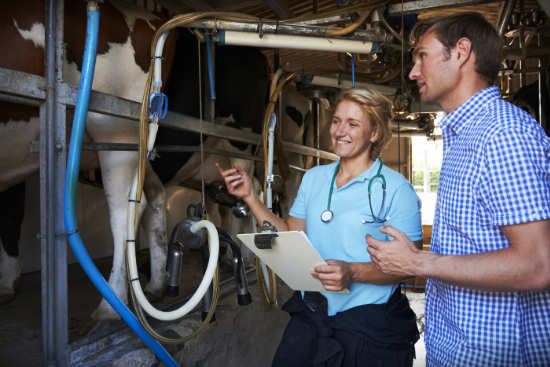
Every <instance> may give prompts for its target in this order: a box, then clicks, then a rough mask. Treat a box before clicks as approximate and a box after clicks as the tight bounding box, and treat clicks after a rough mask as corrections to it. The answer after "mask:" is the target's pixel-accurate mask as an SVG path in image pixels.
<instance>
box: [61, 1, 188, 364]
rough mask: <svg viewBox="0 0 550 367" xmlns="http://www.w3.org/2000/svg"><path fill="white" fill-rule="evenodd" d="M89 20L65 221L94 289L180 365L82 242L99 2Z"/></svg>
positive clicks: (149, 342) (69, 160)
mask: <svg viewBox="0 0 550 367" xmlns="http://www.w3.org/2000/svg"><path fill="white" fill-rule="evenodd" d="M87 13H88V20H87V29H86V44H85V49H84V56H83V60H82V73H81V75H80V85H79V89H78V97H77V103H76V107H75V113H74V120H73V128H72V133H71V140H70V143H69V154H68V158H67V172H66V177H65V196H64V219H65V231H66V233H67V239H68V241H69V244H70V245H71V248H72V250H73V253H74V255H75V257H76V258H77V259H78V262H79V263H80V265H81V266H82V268H83V269H84V272H85V273H86V275H87V276H88V278H90V280H91V281H92V283H93V284H94V286H95V287H96V288H97V289H98V290H99V292H100V293H101V295H102V296H103V297H104V298H105V299H106V300H107V302H109V304H110V305H111V306H112V307H113V309H114V310H115V311H116V312H117V313H118V314H119V315H120V317H121V318H122V319H123V320H124V321H125V322H126V323H127V324H128V326H130V327H131V328H132V329H133V330H134V332H135V333H136V334H137V335H138V336H139V337H140V338H141V339H142V340H143V342H144V343H145V344H146V345H147V346H148V347H149V348H150V349H151V351H152V352H153V353H154V354H155V355H156V356H157V357H158V358H159V359H160V361H161V362H162V363H164V364H165V365H166V366H177V365H178V364H177V363H176V361H175V360H174V359H173V358H172V357H171V356H170V354H168V352H167V351H166V350H165V349H164V348H163V346H162V345H161V344H160V343H159V342H158V341H156V340H155V339H153V338H152V337H151V335H149V334H148V333H147V332H146V331H145V330H144V328H143V327H142V326H141V325H140V323H139V322H138V320H137V319H136V317H135V316H134V314H133V313H132V312H131V311H130V310H129V309H128V307H126V305H125V304H124V302H122V301H121V300H120V299H119V298H118V297H117V295H116V294H115V292H114V291H113V289H112V288H111V287H110V286H109V284H108V283H107V282H106V281H105V279H104V278H103V276H102V275H101V273H100V272H99V270H98V269H97V267H96V266H95V264H94V262H93V261H92V259H91V258H90V255H89V254H88V252H87V251H86V248H85V247H84V244H83V243H82V239H81V237H80V234H79V232H78V226H77V221H76V215H75V197H76V188H77V182H78V171H79V166H80V151H81V148H82V138H83V135H84V129H85V125H86V114H87V111H88V101H89V99H90V90H91V88H92V81H93V74H94V67H95V56H96V50H97V34H98V30H99V9H98V6H97V4H96V2H93V1H90V2H88V11H87Z"/></svg>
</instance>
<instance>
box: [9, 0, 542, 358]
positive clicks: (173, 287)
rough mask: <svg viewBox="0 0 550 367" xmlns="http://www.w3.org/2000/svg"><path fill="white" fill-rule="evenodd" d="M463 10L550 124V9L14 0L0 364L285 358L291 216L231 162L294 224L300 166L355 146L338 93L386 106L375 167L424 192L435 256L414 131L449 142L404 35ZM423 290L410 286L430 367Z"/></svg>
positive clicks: (529, 5) (321, 1)
mask: <svg viewBox="0 0 550 367" xmlns="http://www.w3.org/2000/svg"><path fill="white" fill-rule="evenodd" d="M462 11H476V12H480V13H482V14H483V15H484V16H485V17H486V18H487V19H488V20H489V21H490V22H491V23H492V24H493V25H494V26H495V27H496V29H497V30H498V32H499V34H500V35H501V36H502V37H503V39H504V41H505V42H504V44H505V49H504V54H505V61H504V62H503V64H502V67H501V70H500V71H499V81H500V84H499V86H500V89H501V94H502V96H503V97H504V98H505V99H508V100H510V101H512V102H513V103H516V104H518V105H520V106H521V107H522V108H525V109H526V110H528V112H530V113H531V114H533V116H535V118H536V119H537V120H538V121H539V122H540V123H541V124H542V126H543V127H545V129H546V131H548V124H549V123H550V122H549V119H548V108H547V106H548V100H549V99H548V98H549V91H550V83H549V78H550V77H549V61H548V59H549V54H550V51H549V50H550V47H548V44H549V41H548V35H549V32H548V29H549V28H548V24H549V23H548V12H549V11H550V9H549V8H548V4H547V2H546V1H543V0H541V1H537V0H505V1H502V0H500V1H497V0H438V1H429V2H428V1H404V0H402V1H398V0H397V1H394V0H306V1H304V0H281V1H274V0H230V1H219V0H206V1H197V0H104V1H83V0H74V1H62V0H58V1H54V0H20V1H14V2H2V4H1V5H0V22H1V27H0V40H1V43H2V45H3V50H4V51H3V52H2V55H0V107H1V109H0V208H1V209H2V210H1V214H0V242H1V243H0V361H1V362H0V364H1V365H2V366H4V365H5V366H29V365H32V366H40V365H42V366H90V367H96V366H148V367H149V366H160V365H165V366H224V367H230V366H243V365H244V366H269V365H271V361H272V358H273V355H274V353H275V351H276V349H277V346H278V345H279V342H280V340H281V337H282V335H283V331H284V329H285V327H286V324H287V322H288V320H289V316H288V314H287V313H286V312H285V311H283V310H282V309H281V307H282V305H283V304H284V303H285V302H286V301H287V300H288V299H289V298H290V296H291V295H292V292H293V291H294V290H299V289H301V288H296V287H297V286H296V285H294V283H293V282H292V281H290V280H288V279H287V278H286V274H283V273H281V274H278V273H276V271H274V270H276V268H275V267H274V269H273V270H272V269H271V268H270V267H269V266H268V265H267V264H266V263H264V262H263V261H262V260H261V259H260V258H257V257H256V256H255V253H256V250H257V249H261V250H265V249H269V248H271V246H272V245H273V244H274V243H275V242H273V241H276V240H275V239H274V238H276V237H277V236H278V235H277V233H276V229H275V228H274V227H273V226H271V223H268V222H264V223H257V222H256V220H255V218H254V216H253V215H252V213H251V209H250V208H249V207H248V206H247V204H246V203H245V202H244V201H243V200H242V199H239V198H237V197H235V196H233V195H231V194H230V193H229V192H228V190H227V188H226V187H225V184H224V181H223V178H222V176H221V175H220V173H219V171H218V169H217V168H216V167H217V166H219V167H220V168H222V169H228V168H230V167H235V165H237V166H239V167H240V168H241V169H242V172H244V173H245V174H246V175H247V176H249V177H250V179H251V186H252V189H251V190H252V191H253V192H254V193H255V194H256V195H257V196H258V197H259V198H260V199H261V201H262V202H263V203H264V204H265V205H266V207H267V208H268V210H270V211H272V212H273V213H275V214H276V215H278V216H280V217H281V218H286V217H287V216H288V215H289V210H290V208H291V206H292V204H293V202H294V200H295V198H296V194H297V192H298V188H299V186H300V183H301V180H302V177H303V175H304V173H305V172H306V171H307V170H308V169H310V168H312V167H315V166H318V165H323V164H328V163H331V162H334V161H337V160H338V159H339V157H338V156H337V155H336V154H334V153H333V152H332V150H333V149H332V147H331V138H330V135H329V128H330V124H331V121H332V113H333V110H334V107H335V106H334V103H335V100H336V97H337V95H338V93H339V92H340V91H341V90H346V89H349V88H353V87H356V88H363V87H366V88H370V89H372V90H375V91H376V92H378V93H379V94H381V95H384V96H386V97H387V98H389V99H390V100H391V101H392V103H393V113H392V120H391V126H390V127H391V131H392V138H391V140H390V142H389V143H388V144H387V146H386V147H385V148H384V149H383V151H382V153H381V158H382V159H383V161H384V163H385V164H386V165H387V166H388V167H390V168H392V169H394V170H395V171H397V172H399V173H401V174H402V175H403V176H404V177H405V178H406V179H407V180H409V181H410V182H411V183H412V184H413V187H414V188H415V190H416V191H417V193H419V195H420V196H421V199H422V201H423V218H422V221H423V223H422V224H423V232H424V233H423V243H424V245H423V250H425V251H429V249H430V238H431V223H432V221H433V218H429V217H426V218H424V211H427V212H429V209H428V210H426V209H425V208H429V202H430V200H431V198H432V197H431V196H429V191H436V190H437V186H434V185H437V177H438V173H439V171H437V174H435V176H434V172H432V171H429V170H428V168H426V167H425V166H422V165H423V164H424V163H426V162H428V158H427V157H428V155H429V154H431V153H425V152H423V153H418V152H419V150H418V149H419V148H418V146H419V145H418V144H420V143H418V140H415V139H417V138H421V139H423V140H422V141H426V142H431V143H426V144H432V145H433V144H435V146H437V144H438V142H440V139H441V131H440V129H439V127H438V119H439V118H440V117H441V115H442V112H441V109H440V107H439V106H436V105H426V104H421V103H420V102H419V96H418V90H417V87H416V85H415V83H413V82H412V81H410V80H409V79H408V72H409V71H410V69H411V66H412V61H411V56H410V50H411V45H410V44H409V41H408V39H409V34H410V31H411V29H412V27H413V26H414V24H415V23H416V22H417V20H418V19H423V18H429V17H432V16H437V15H443V14H450V13H454V12H462ZM423 144H424V143H423ZM420 154H422V157H423V158H422V157H421V158H422V159H420V158H419V157H420ZM419 161H421V162H424V163H418V162H419ZM419 164H420V165H419ZM430 172H431V173H430ZM421 173H422V174H421ZM433 177H435V181H434V179H433ZM422 194H426V195H428V196H422ZM433 195H435V193H434V194H433ZM319 200H321V201H323V200H326V198H319ZM369 200H370V199H369ZM382 205H383V203H382ZM329 206H330V199H329ZM371 211H372V208H371ZM373 216H374V214H373ZM241 234H251V235H250V236H252V237H250V238H252V239H253V241H252V244H251V245H250V246H252V247H251V249H252V250H253V251H251V250H250V249H249V248H248V247H247V245H249V244H247V245H245V244H244V243H243V242H241V240H240V239H239V238H246V236H245V237H242V236H239V237H237V235H241ZM282 235H283V234H282V233H281V236H282ZM268 251H269V250H268ZM284 263H287V264H284V265H285V266H287V267H289V268H292V267H293V266H294V267H296V266H298V265H296V264H298V259H297V258H296V259H294V260H292V259H287V260H285V261H284ZM306 270H307V271H310V270H311V269H306ZM306 277H307V276H306ZM425 281H426V280H425V279H423V278H414V279H409V280H407V281H405V282H403V283H401V284H400V287H401V290H402V292H403V293H405V294H406V295H407V297H408V299H409V302H410V304H411V307H412V308H413V310H414V312H415V314H416V321H417V326H418V329H419V330H420V332H421V338H420V339H419V341H418V342H416V344H415V350H416V359H415V361H414V366H424V365H425V351H424V342H423V336H422V331H423V329H424V302H425V299H424V287H425ZM293 287H294V288H293Z"/></svg>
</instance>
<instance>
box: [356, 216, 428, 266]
mask: <svg viewBox="0 0 550 367" xmlns="http://www.w3.org/2000/svg"><path fill="white" fill-rule="evenodd" d="M379 229H380V232H382V233H385V234H387V235H390V236H392V237H393V238H394V239H393V241H380V240H377V239H376V238H374V237H372V236H370V235H367V236H366V241H367V244H368V247H367V252H368V253H369V254H370V257H371V259H372V261H373V262H374V263H375V264H376V265H377V266H378V267H379V268H380V270H382V272H384V273H386V274H391V275H399V276H417V275H421V274H420V269H421V266H420V265H421V264H420V259H419V255H420V251H419V250H418V249H417V248H416V247H415V245H414V243H413V242H412V241H411V240H409V238H408V237H407V236H406V235H405V234H403V233H402V232H400V231H399V230H397V229H395V228H393V227H391V226H383V227H380V228H379Z"/></svg>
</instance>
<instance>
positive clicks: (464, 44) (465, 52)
mask: <svg viewBox="0 0 550 367" xmlns="http://www.w3.org/2000/svg"><path fill="white" fill-rule="evenodd" d="M455 51H456V55H457V61H458V62H459V64H460V65H461V66H462V65H463V64H465V63H466V62H467V61H468V60H469V59H470V57H471V55H472V41H470V40H469V39H468V38H466V37H462V38H460V39H459V40H458V41H457V42H456V45H455Z"/></svg>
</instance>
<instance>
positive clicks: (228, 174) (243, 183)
mask: <svg viewBox="0 0 550 367" xmlns="http://www.w3.org/2000/svg"><path fill="white" fill-rule="evenodd" d="M216 168H217V169H218V172H219V173H220V175H221V176H222V177H223V180H224V182H225V186H226V187H227V191H228V192H229V193H230V194H231V195H235V196H237V197H239V198H241V199H243V200H244V202H245V203H246V204H247V205H248V207H249V208H250V210H251V211H252V214H253V215H254V217H256V221H257V222H258V225H260V226H261V225H262V224H263V223H264V221H268V222H269V223H271V224H272V225H273V226H275V227H276V228H277V230H278V231H289V230H290V231H304V232H305V230H306V222H305V221H304V220H302V219H298V218H294V217H290V216H289V217H288V218H287V220H286V221H285V220H283V219H281V218H279V217H278V216H277V215H275V214H273V212H271V210H269V209H268V208H267V207H266V206H265V205H264V204H263V203H262V202H261V201H260V199H259V198H258V196H256V194H255V193H254V190H252V182H251V180H250V177H248V174H247V173H246V172H245V171H244V170H243V169H242V168H241V167H239V165H238V164H236V163H235V165H234V167H233V168H230V169H227V170H223V169H222V168H221V166H220V165H219V164H218V163H216Z"/></svg>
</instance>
